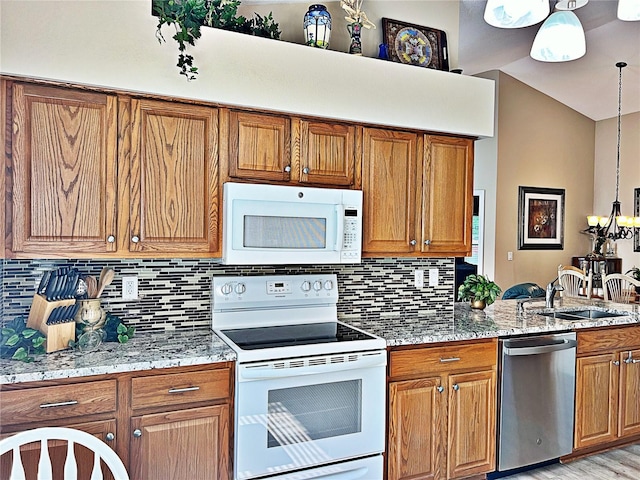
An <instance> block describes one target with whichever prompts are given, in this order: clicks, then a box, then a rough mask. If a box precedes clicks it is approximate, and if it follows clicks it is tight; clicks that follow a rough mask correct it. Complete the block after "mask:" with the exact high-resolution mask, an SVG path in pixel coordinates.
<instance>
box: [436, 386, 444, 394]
mask: <svg viewBox="0 0 640 480" xmlns="http://www.w3.org/2000/svg"><path fill="white" fill-rule="evenodd" d="M437 390H438V393H442V392H444V387H443V386H442V385H440V386H438V388H437Z"/></svg>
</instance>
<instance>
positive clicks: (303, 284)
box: [300, 280, 311, 292]
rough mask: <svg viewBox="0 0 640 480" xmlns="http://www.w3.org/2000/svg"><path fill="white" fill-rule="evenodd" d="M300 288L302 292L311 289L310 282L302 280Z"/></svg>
mask: <svg viewBox="0 0 640 480" xmlns="http://www.w3.org/2000/svg"><path fill="white" fill-rule="evenodd" d="M300 288H301V289H302V291H303V292H308V291H309V290H311V282H309V281H308V280H305V281H304V282H302V286H301V287H300Z"/></svg>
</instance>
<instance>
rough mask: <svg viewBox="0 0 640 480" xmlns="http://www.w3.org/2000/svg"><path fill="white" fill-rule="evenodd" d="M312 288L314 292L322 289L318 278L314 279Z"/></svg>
mask: <svg viewBox="0 0 640 480" xmlns="http://www.w3.org/2000/svg"><path fill="white" fill-rule="evenodd" d="M313 289H314V290H315V291H316V292H319V291H320V290H322V282H321V281H320V280H316V281H315V282H313Z"/></svg>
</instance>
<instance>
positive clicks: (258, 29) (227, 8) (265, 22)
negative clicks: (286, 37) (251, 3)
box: [151, 0, 281, 80]
mask: <svg viewBox="0 0 640 480" xmlns="http://www.w3.org/2000/svg"><path fill="white" fill-rule="evenodd" d="M239 5H240V0H152V3H151V11H152V13H153V15H155V16H157V17H158V25H157V29H156V37H157V39H158V41H159V42H160V43H162V42H165V41H166V40H165V38H164V36H163V35H162V30H161V29H162V26H163V25H173V26H174V27H175V29H176V33H175V35H173V37H172V38H173V39H174V40H175V41H176V42H177V43H178V51H179V52H180V53H179V54H178V63H177V64H176V66H177V67H178V68H179V69H180V75H184V76H185V77H186V78H187V80H195V78H196V75H198V67H196V66H195V65H194V63H193V56H192V55H191V54H189V53H186V50H187V46H189V45H191V46H195V44H196V40H197V39H199V38H200V37H201V36H202V33H201V32H200V27H202V26H203V25H204V26H208V27H213V28H220V29H222V30H231V31H234V32H239V33H245V34H249V35H256V36H259V37H266V38H272V39H275V40H277V39H279V38H280V33H281V32H280V29H279V26H278V24H277V23H276V22H275V21H274V20H273V16H272V14H271V12H270V13H269V14H268V15H265V16H261V15H258V14H257V13H254V17H253V18H250V19H247V18H245V17H243V16H238V6H239Z"/></svg>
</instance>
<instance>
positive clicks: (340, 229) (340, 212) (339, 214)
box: [335, 205, 344, 252]
mask: <svg viewBox="0 0 640 480" xmlns="http://www.w3.org/2000/svg"><path fill="white" fill-rule="evenodd" d="M336 219H337V223H338V225H336V230H337V234H336V248H335V250H336V252H340V251H342V247H343V246H344V205H336Z"/></svg>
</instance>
